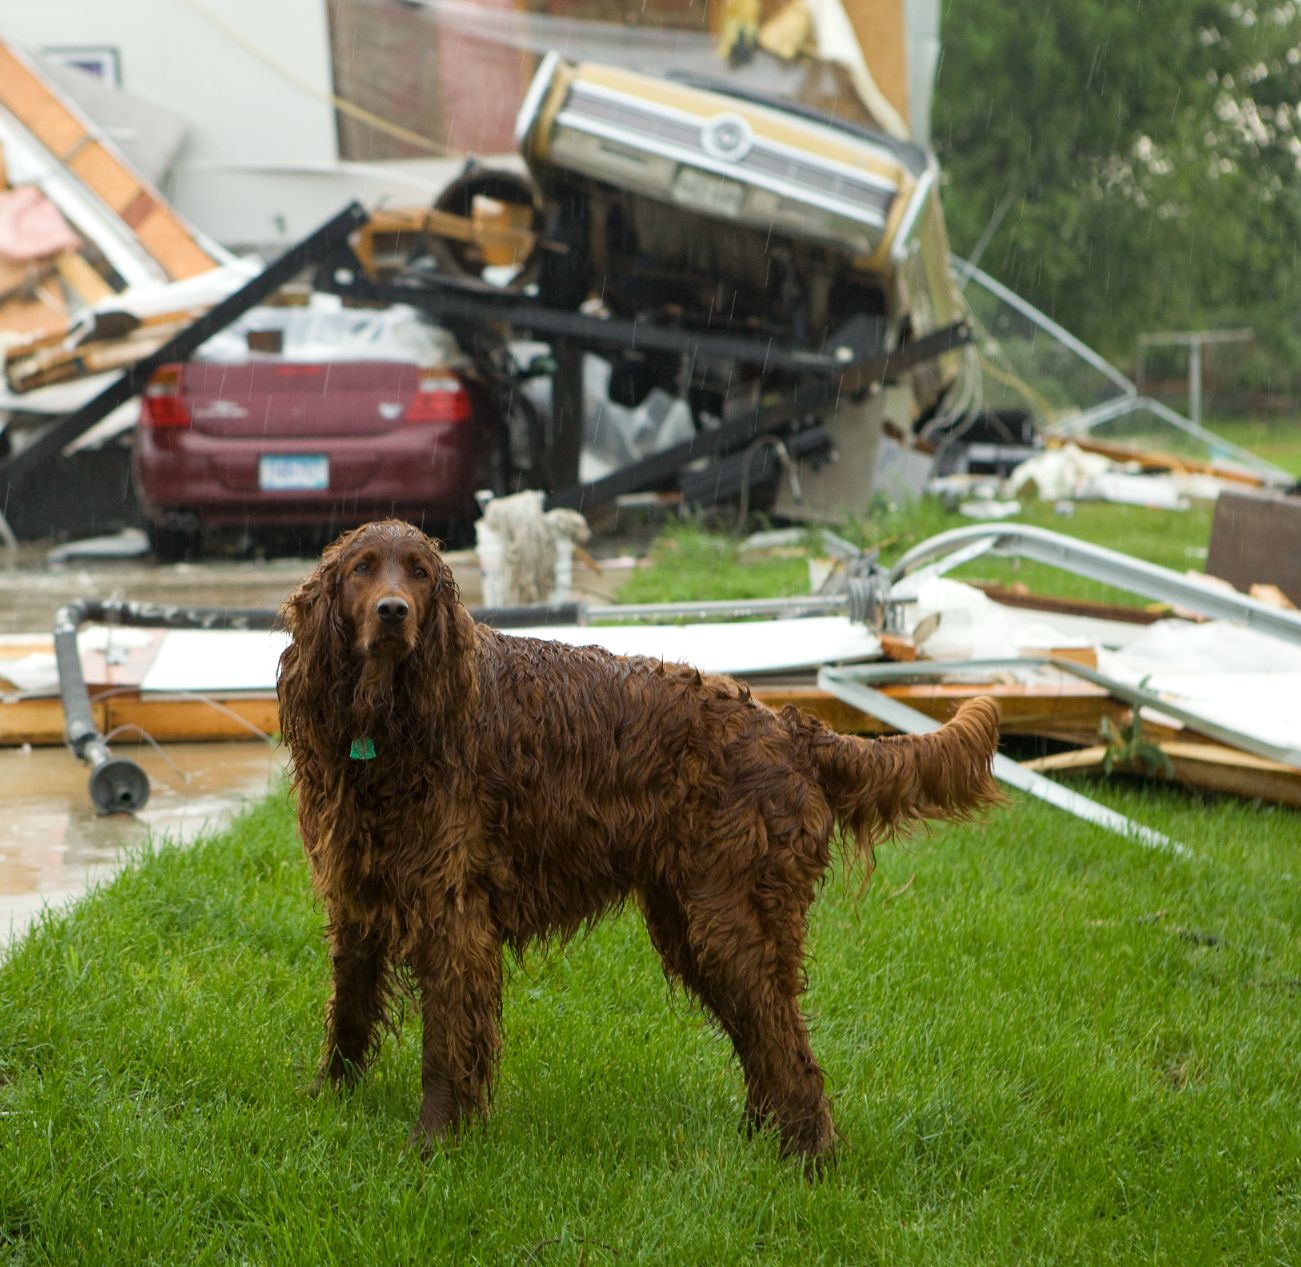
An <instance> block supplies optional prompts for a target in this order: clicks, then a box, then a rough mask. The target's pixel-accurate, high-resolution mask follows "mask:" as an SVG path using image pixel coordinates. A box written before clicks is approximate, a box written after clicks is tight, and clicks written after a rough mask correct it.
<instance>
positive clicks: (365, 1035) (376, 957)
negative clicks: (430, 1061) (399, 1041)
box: [317, 922, 388, 1087]
mask: <svg viewBox="0 0 1301 1267" xmlns="http://www.w3.org/2000/svg"><path fill="white" fill-rule="evenodd" d="M329 940H330V958H331V960H332V961H333V964H334V990H333V993H332V995H331V997H330V1002H329V1004H328V1006H327V1007H326V1012H325V1051H324V1054H323V1055H322V1057H321V1071H320V1073H319V1075H318V1076H317V1086H318V1087H319V1086H321V1085H323V1084H324V1083H325V1082H326V1080H328V1081H330V1082H332V1083H334V1084H335V1085H338V1084H340V1083H346V1084H351V1083H353V1082H355V1081H356V1080H357V1078H358V1076H359V1075H360V1073H361V1071H362V1070H363V1069H364V1068H365V1067H366V1063H367V1061H368V1060H369V1059H370V1056H371V1055H372V1053H373V1050H374V1047H375V1045H376V1038H375V1035H376V1027H377V1026H378V1024H379V1021H380V1018H381V1017H382V1016H383V1015H384V1005H385V1001H386V999H387V993H388V992H387V983H388V964H387V959H386V956H385V954H384V947H383V944H382V943H381V941H380V939H379V937H378V936H377V935H376V934H375V933H373V932H367V931H366V930H365V929H363V928H361V927H359V926H357V925H355V924H349V923H344V922H338V923H333V924H331V926H330V931H329Z"/></svg>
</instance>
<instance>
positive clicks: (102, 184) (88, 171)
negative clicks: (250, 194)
mask: <svg viewBox="0 0 1301 1267" xmlns="http://www.w3.org/2000/svg"><path fill="white" fill-rule="evenodd" d="M0 105H3V106H4V107H6V108H7V109H8V110H9V111H10V112H11V113H12V114H13V115H15V117H17V119H18V120H19V122H21V123H22V124H23V125H24V126H25V127H26V128H27V129H28V131H30V132H31V133H32V135H33V136H35V137H36V139H37V140H38V141H40V143H41V144H42V145H44V146H45V148H46V149H48V150H49V151H50V153H51V154H53V155H54V156H55V158H57V159H59V160H61V161H62V162H63V163H65V164H66V165H67V167H68V168H69V170H70V171H71V172H72V173H73V175H74V176H76V177H77V179H78V180H80V181H81V183H82V184H83V185H84V186H85V187H86V188H87V189H89V190H90V191H91V192H92V193H94V194H95V195H96V196H97V197H99V198H100V199H101V200H102V201H103V202H104V204H105V205H106V206H107V207H108V208H109V209H110V210H111V211H112V212H114V213H115V214H117V215H118V216H119V217H121V216H123V215H124V214H125V213H126V212H127V211H128V209H130V208H132V207H136V206H138V199H139V197H140V195H141V194H142V193H145V194H147V195H148V196H149V197H150V198H151V199H153V201H154V202H155V204H156V205H155V207H154V208H153V209H152V210H150V211H149V212H148V214H146V215H144V216H143V218H142V219H141V221H140V223H139V225H138V226H136V225H131V226H130V227H131V228H132V229H133V231H134V232H135V234H136V237H137V238H138V239H139V240H140V244H141V245H142V246H143V247H144V249H145V250H146V251H148V252H149V254H150V255H152V256H153V257H154V259H155V260H157V262H158V263H159V264H160V265H161V266H162V268H163V271H164V272H165V273H166V274H167V276H168V277H169V278H171V279H172V280H173V281H176V280H179V279H181V278H185V277H193V276H195V275H196V274H198V273H206V272H208V271H209V270H210V269H213V268H215V267H216V264H217V262H216V260H214V259H213V258H212V257H211V256H210V255H209V254H208V253H207V252H206V251H205V250H204V249H203V248H202V247H201V246H200V245H199V244H198V242H196V241H195V239H194V238H193V237H192V236H191V234H190V232H189V230H188V229H186V228H185V226H184V224H183V223H182V221H181V220H180V218H179V217H178V216H177V215H176V214H175V212H173V211H172V210H171V208H170V207H168V206H167V205H166V204H165V203H164V202H162V201H161V199H160V198H159V197H158V196H157V195H156V194H155V193H154V192H153V191H152V190H150V189H149V187H148V186H147V185H146V184H145V183H144V182H143V181H142V180H141V179H140V178H139V176H137V175H136V174H135V172H134V171H132V169H131V168H130V167H128V166H127V165H126V164H125V163H124V162H123V161H122V160H121V159H120V158H119V157H118V156H117V155H116V154H114V153H113V151H112V150H111V149H110V148H109V147H108V146H107V145H105V144H103V143H101V142H100V140H99V139H98V138H96V137H94V136H92V135H91V134H90V132H89V131H88V129H87V125H86V124H85V122H84V121H83V120H82V119H81V118H80V116H79V115H78V114H77V113H76V112H75V111H74V110H72V109H71V108H70V107H69V106H67V105H65V104H64V103H63V100H62V99H61V97H60V96H59V94H58V93H56V92H55V91H54V90H53V89H52V88H51V87H50V86H49V85H48V84H46V83H45V82H44V80H42V79H41V78H40V76H39V75H38V74H36V73H35V71H33V70H32V69H31V68H29V67H28V66H27V64H26V63H25V62H24V61H23V59H22V58H21V57H19V56H18V55H17V54H15V53H14V51H13V50H12V49H11V48H9V47H8V46H7V45H6V44H5V43H4V41H3V40H0Z"/></svg>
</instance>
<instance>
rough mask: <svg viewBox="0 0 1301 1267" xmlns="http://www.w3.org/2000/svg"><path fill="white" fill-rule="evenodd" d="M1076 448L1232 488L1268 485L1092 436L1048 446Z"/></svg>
mask: <svg viewBox="0 0 1301 1267" xmlns="http://www.w3.org/2000/svg"><path fill="white" fill-rule="evenodd" d="M1063 443H1066V444H1073V445H1074V446H1075V447H1076V448H1077V449H1082V450H1083V451H1084V452H1085V453H1097V454H1100V455H1101V456H1102V457H1104V458H1111V460H1112V461H1113V462H1137V463H1138V464H1139V465H1140V466H1142V467H1146V468H1147V469H1148V470H1156V471H1183V472H1186V473H1188V474H1190V475H1213V476H1215V478H1216V479H1218V480H1225V481H1227V482H1228V483H1231V484H1247V485H1250V486H1251V487H1252V488H1260V487H1261V486H1262V485H1263V484H1264V483H1265V481H1264V480H1263V479H1262V478H1261V477H1260V476H1259V475H1253V474H1252V473H1251V472H1250V471H1241V470H1238V469H1237V468H1236V467H1231V466H1220V465H1218V464H1217V463H1215V462H1204V461H1202V460H1201V459H1200V458H1189V457H1184V456H1183V455H1182V454H1175V453H1160V452H1158V451H1156V450H1155V449H1140V448H1138V447H1136V446H1135V445H1131V444H1119V443H1117V442H1115V441H1111V440H1095V439H1093V438H1092V437H1091V436H1071V437H1070V438H1069V439H1068V440H1063V439H1062V438H1061V437H1049V439H1048V444H1049V445H1050V446H1051V447H1054V448H1055V447H1058V446H1060V445H1061V444H1063Z"/></svg>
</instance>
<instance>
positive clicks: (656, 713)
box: [279, 521, 998, 1158]
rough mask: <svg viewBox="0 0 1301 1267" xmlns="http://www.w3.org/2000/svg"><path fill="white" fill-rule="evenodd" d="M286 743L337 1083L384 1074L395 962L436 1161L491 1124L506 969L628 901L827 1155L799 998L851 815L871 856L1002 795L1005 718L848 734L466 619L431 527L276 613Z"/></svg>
mask: <svg viewBox="0 0 1301 1267" xmlns="http://www.w3.org/2000/svg"><path fill="white" fill-rule="evenodd" d="M283 614H284V621H285V624H286V626H287V627H288V629H289V632H290V634H291V635H292V643H291V645H290V646H289V647H288V649H287V650H286V651H285V653H284V655H283V656H282V658H281V661H280V680H279V696H280V724H281V728H282V730H283V732H284V737H285V740H286V742H287V743H288V745H289V748H290V751H291V753H292V755H293V776H294V782H295V786H296V789H297V794H298V819H299V825H300V828H301V831H302V837H303V844H304V847H305V848H306V851H307V856H308V858H309V859H310V861H311V868H312V875H313V880H314V883H315V886H316V889H317V891H318V892H319V894H320V895H321V897H322V899H323V900H324V902H325V906H326V910H327V912H328V915H329V940H330V946H331V950H332V953H333V961H334V992H333V997H332V999H331V1001H330V1005H329V1008H328V1012H327V1026H326V1029H327V1033H326V1043H325V1053H324V1057H323V1061H322V1067H321V1078H322V1080H323V1081H332V1082H335V1083H339V1082H345V1081H350V1080H351V1079H353V1078H354V1077H355V1076H356V1075H357V1073H358V1072H359V1071H360V1070H361V1069H362V1068H363V1066H364V1065H365V1063H366V1061H367V1059H368V1058H369V1057H370V1056H371V1055H373V1053H374V1049H375V1047H376V1045H377V1043H378V1035H379V1033H380V1022H381V1021H382V1020H383V1019H384V1015H385V1011H386V1003H387V1001H388V998H389V995H390V991H391V989H392V987H393V981H394V978H393V973H394V970H395V969H399V968H401V969H405V970H407V971H409V973H410V975H411V978H412V980H413V981H414V984H415V985H416V987H418V990H419V995H420V1009H421V1016H422V1020H423V1027H424V1038H423V1047H422V1061H421V1083H422V1090H423V1101H422V1104H421V1108H420V1117H419V1120H418V1121H417V1123H416V1127H415V1137H416V1138H417V1139H418V1140H419V1141H420V1142H421V1143H427V1142H428V1141H429V1140H431V1139H432V1138H434V1137H435V1136H438V1135H440V1134H443V1133H444V1132H446V1131H448V1130H450V1129H453V1128H455V1127H457V1126H458V1125H459V1124H460V1123H461V1122H462V1121H463V1120H464V1119H465V1118H466V1117H467V1116H468V1115H469V1114H471V1113H472V1112H474V1111H482V1110H483V1109H484V1108H485V1107H486V1103H487V1098H488V1093H489V1088H490V1085H491V1080H492V1076H493V1071H494V1068H495V1066H496V1062H497V1057H498V1051H499V1048H500V1038H499V1032H498V1031H499V1020H500V1014H501V989H502V955H503V948H504V947H507V946H509V947H512V948H514V949H515V950H520V949H522V948H523V947H524V946H525V945H526V944H527V943H529V942H532V941H538V940H542V941H546V940H548V939H551V938H561V939H563V938H565V937H568V936H569V935H571V934H572V933H574V932H575V931H576V930H577V929H578V928H580V927H581V926H582V925H584V924H585V923H587V922H588V921H590V920H592V919H594V918H595V917H597V916H598V915H599V914H600V913H601V912H603V911H605V910H608V909H609V908H611V907H614V906H618V905H619V903H621V902H622V901H623V900H624V899H626V898H627V897H628V896H630V895H634V896H635V897H636V900H637V902H638V903H639V905H640V906H641V910H642V912H643V914H644V915H645V918H646V926H647V928H648V930H649V932H650V937H651V940H652V942H653V943H654V945H655V948H656V950H657V951H658V952H659V954H660V956H661V958H662V959H663V962H664V969H665V971H666V972H667V973H668V974H669V976H670V977H671V978H674V979H676V980H678V981H681V982H682V984H683V985H685V986H686V987H687V989H688V990H690V991H691V992H692V993H693V994H694V995H696V996H697V997H698V998H699V999H700V1000H701V1002H702V1003H703V1004H704V1005H705V1007H706V1008H708V1010H709V1011H710V1012H711V1013H712V1014H713V1016H714V1017H715V1018H716V1020H717V1021H718V1024H719V1025H720V1026H721V1027H722V1029H723V1030H724V1031H725V1032H726V1034H727V1035H728V1037H729V1038H730V1039H731V1040H732V1044H733V1046H734V1047H735V1048H736V1053H737V1055H738V1056H739V1058H740V1061H741V1067H742V1070H743V1071H744V1075H745V1085H746V1119H747V1121H748V1123H749V1124H750V1125H752V1126H758V1125H762V1124H765V1123H769V1122H771V1123H773V1124H775V1125H776V1127H777V1128H778V1129H779V1131H780V1132H781V1140H782V1146H783V1150H784V1151H786V1152H788V1153H797V1154H802V1155H804V1156H805V1157H806V1158H816V1157H817V1156H819V1155H820V1154H822V1153H823V1152H824V1151H825V1150H826V1149H827V1148H828V1147H829V1146H830V1144H831V1141H832V1123H831V1115H830V1113H829V1111H828V1109H827V1103H826V1099H825V1097H824V1095H823V1086H822V1072H821V1070H820V1069H819V1068H818V1064H817V1062H816V1061H815V1060H814V1058H813V1053H812V1051H811V1050H810V1048H809V1040H808V1035H807V1032H806V1029H805V1024H804V1018H803V1016H802V1014H801V1012H800V1005H799V996H800V994H801V992H802V990H803V988H804V973H803V957H804V936H805V930H806V927H807V917H808V911H809V906H810V903H811V902H812V900H813V895H814V892H815V890H816V888H817V885H818V881H819V879H820V878H821V877H822V875H823V873H824V872H825V871H826V869H827V867H828V865H829V864H830V861H831V837H832V831H833V828H834V826H835V824H836V823H837V822H839V823H840V824H841V825H842V827H843V828H844V829H845V830H846V833H847V834H848V835H849V836H850V837H851V838H852V839H853V840H854V842H855V843H856V845H857V847H858V849H859V850H860V851H861V852H862V854H863V856H864V858H865V860H866V862H867V864H868V866H870V865H871V861H872V848H873V845H874V844H875V843H876V842H877V841H878V840H879V839H880V838H881V837H883V836H885V835H888V834H889V833H890V832H891V831H893V830H894V829H895V828H896V827H899V826H901V825H903V824H905V823H907V822H909V821H915V820H918V819H922V818H956V817H962V816H965V815H967V814H969V813H971V812H973V811H974V810H976V809H978V808H979V807H980V806H982V805H983V804H985V803H987V802H989V801H990V800H991V799H993V797H994V796H995V792H994V786H993V783H992V780H991V777H990V763H991V760H992V757H993V753H994V749H995V745H996V743H997V738H998V723H997V710H996V706H995V705H994V704H993V703H992V701H990V700H985V699H981V700H975V701H973V702H971V703H968V704H966V705H964V706H963V708H962V709H961V710H960V711H959V712H958V714H957V715H956V716H955V717H954V718H953V720H952V721H950V722H949V723H948V725H946V726H945V727H944V728H943V729H942V730H939V731H937V732H935V733H934V734H931V735H927V736H924V737H900V738H894V739H885V740H880V741H875V742H873V741H868V740H863V739H856V738H848V737H844V736H841V735H838V734H836V733H835V732H833V731H831V730H828V729H827V728H826V727H825V726H823V725H822V724H821V723H819V722H817V721H816V720H814V719H812V718H810V717H808V716H805V715H803V714H801V713H799V712H798V711H796V710H795V709H793V708H787V709H785V710H784V711H782V712H781V713H776V712H773V711H772V710H771V709H768V708H766V707H764V706H762V705H760V704H758V703H756V702H754V701H753V700H752V699H751V698H750V694H749V691H748V690H747V689H746V688H745V687H743V686H740V685H738V684H737V683H736V682H734V681H732V680H731V679H729V678H725V677H702V676H701V675H700V674H699V673H697V672H696V671H695V670H694V669H690V668H687V667H684V666H682V665H673V664H663V663H661V662H659V661H657V660H647V659H641V658H637V657H627V658H624V657H618V656H613V655H610V654H608V653H607V652H605V651H601V650H599V649H597V648H594V647H585V648H581V649H575V648H571V647H568V646H563V645H560V644H555V643H550V642H543V641H539V640H537V639H532V638H517V637H509V636H507V635H505V634H502V633H498V632H496V631H494V630H492V629H489V628H487V627H485V626H482V625H477V624H476V623H475V622H474V621H473V620H472V619H471V617H470V615H469V613H468V612H467V611H466V609H465V608H464V607H463V606H462V605H461V603H460V601H459V596H458V593H457V588H456V584H455V582H454V581H453V579H452V574H451V571H450V570H449V569H448V567H447V565H446V564H445V563H444V562H443V560H442V558H441V557H440V556H439V553H438V551H437V549H436V547H435V543H434V542H432V541H430V540H429V539H428V538H427V537H425V536H424V535H423V534H422V533H420V532H418V531H417V530H416V529H414V528H412V527H410V526H409V525H407V524H404V523H399V522H397V521H387V522H384V523H376V524H369V525H367V526H366V527H364V528H359V529H357V530H356V531H354V532H350V533H347V534H345V535H344V536H342V537H341V538H340V539H339V540H338V541H336V542H335V543H334V544H333V545H332V546H330V547H329V548H328V549H327V550H326V551H325V553H324V555H323V557H322V559H321V562H320V566H319V567H318V568H317V570H316V571H315V572H314V573H313V574H312V575H311V576H310V577H308V578H307V580H306V581H304V582H303V584H302V585H301V586H299V588H298V589H297V590H296V591H295V592H294V593H293V594H292V595H291V596H290V597H289V599H288V601H287V602H286V604H285V607H284V613H283Z"/></svg>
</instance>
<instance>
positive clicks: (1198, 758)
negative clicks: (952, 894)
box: [1022, 740, 1301, 809]
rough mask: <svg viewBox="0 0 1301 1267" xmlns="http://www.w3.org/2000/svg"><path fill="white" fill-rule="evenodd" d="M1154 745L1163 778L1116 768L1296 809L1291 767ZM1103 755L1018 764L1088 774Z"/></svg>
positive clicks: (1300, 775) (1093, 750) (1211, 749)
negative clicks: (1166, 765) (1162, 760)
mask: <svg viewBox="0 0 1301 1267" xmlns="http://www.w3.org/2000/svg"><path fill="white" fill-rule="evenodd" d="M1157 746H1158V747H1159V748H1160V749H1161V751H1162V752H1164V753H1165V754H1166V756H1167V757H1168V758H1169V760H1170V765H1171V768H1172V770H1171V774H1170V775H1169V776H1167V775H1166V774H1164V773H1162V772H1161V771H1158V770H1152V771H1149V770H1143V771H1136V772H1135V771H1130V770H1128V769H1126V768H1122V772H1123V773H1131V772H1132V773H1141V774H1142V775H1144V776H1145V777H1148V778H1160V779H1166V778H1170V779H1173V780H1174V781H1175V782H1177V783H1181V784H1183V785H1184V786H1185V787H1195V788H1200V789H1202V790H1205V791H1211V792H1222V793H1225V794H1226V795H1229V796H1241V797H1245V798H1246V799H1248V800H1262V801H1269V802H1270V803H1271V804H1274V805H1291V806H1293V807H1295V808H1298V809H1301V770H1298V769H1296V767H1294V766H1289V765H1283V764H1281V763H1280V762H1278V761H1269V760H1267V759H1266V758H1264V757H1258V756H1255V755H1254V754H1252V753H1249V752H1239V751H1238V750H1237V749H1235V748H1226V747H1224V745H1223V744H1213V743H1196V742H1189V741H1186V740H1185V741H1179V740H1171V741H1164V742H1162V743H1160V744H1158V745H1157ZM1106 755H1107V749H1106V748H1104V747H1100V746H1094V747H1090V748H1082V749H1080V750H1078V751H1076V752H1061V753H1056V754H1054V755H1053V756H1049V757H1039V758H1037V759H1036V760H1034V761H1025V762H1023V763H1022V764H1023V765H1024V766H1025V768H1026V769H1027V770H1035V771H1037V772H1039V773H1041V774H1051V773H1057V774H1061V773H1067V772H1070V773H1075V774H1092V773H1096V772H1097V771H1099V770H1101V769H1102V768H1103V766H1102V763H1103V759H1104V758H1105V757H1106Z"/></svg>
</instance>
